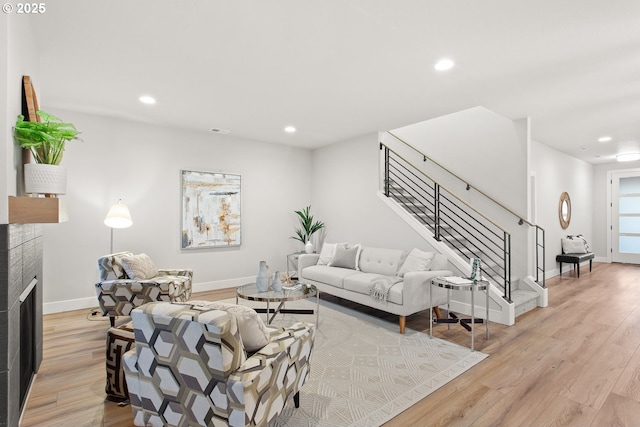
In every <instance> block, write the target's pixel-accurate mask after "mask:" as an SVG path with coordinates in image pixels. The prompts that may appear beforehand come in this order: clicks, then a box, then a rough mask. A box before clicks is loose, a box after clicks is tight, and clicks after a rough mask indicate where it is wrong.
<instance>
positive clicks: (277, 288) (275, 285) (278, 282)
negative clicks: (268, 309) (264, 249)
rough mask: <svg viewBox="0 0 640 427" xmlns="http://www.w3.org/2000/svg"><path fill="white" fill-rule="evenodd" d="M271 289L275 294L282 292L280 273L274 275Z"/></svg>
mask: <svg viewBox="0 0 640 427" xmlns="http://www.w3.org/2000/svg"><path fill="white" fill-rule="evenodd" d="M271 287H272V288H273V290H274V291H275V292H280V291H281V290H282V280H280V272H279V271H276V272H275V273H274V275H273V282H272V283H271Z"/></svg>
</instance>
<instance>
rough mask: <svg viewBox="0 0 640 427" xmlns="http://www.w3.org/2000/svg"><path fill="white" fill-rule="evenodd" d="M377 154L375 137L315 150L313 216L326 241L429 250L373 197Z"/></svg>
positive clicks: (376, 173)
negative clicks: (323, 230) (321, 222)
mask: <svg viewBox="0 0 640 427" xmlns="http://www.w3.org/2000/svg"><path fill="white" fill-rule="evenodd" d="M379 153H380V150H379V148H378V135H377V134H369V135H365V136H362V137H359V138H354V139H352V140H349V141H344V142H340V143H336V144H332V145H329V146H326V147H323V148H319V149H316V150H314V151H313V173H312V179H311V182H312V194H313V206H312V212H313V213H314V214H316V216H317V218H318V219H321V220H322V221H324V222H325V224H326V237H325V241H327V242H349V243H351V244H355V243H362V244H363V245H365V246H375V247H385V248H395V249H411V248H414V247H417V248H420V249H422V250H433V248H432V247H431V246H430V245H428V244H427V243H426V241H425V240H424V239H422V238H420V237H419V236H418V235H416V233H415V232H414V231H413V230H412V229H411V228H410V227H409V226H408V225H407V224H406V223H405V222H404V221H402V220H401V219H400V218H399V217H398V216H397V215H396V214H395V213H394V212H393V211H392V210H391V209H389V208H388V207H387V206H385V205H384V203H382V201H380V199H379V198H378V197H377V195H376V193H377V191H378V158H379V157H378V156H379V155H380V154H379Z"/></svg>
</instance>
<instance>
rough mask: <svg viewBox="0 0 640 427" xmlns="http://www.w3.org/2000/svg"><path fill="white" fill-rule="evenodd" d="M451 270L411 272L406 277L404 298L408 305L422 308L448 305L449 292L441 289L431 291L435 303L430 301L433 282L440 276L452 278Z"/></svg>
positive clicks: (436, 288)
mask: <svg viewBox="0 0 640 427" xmlns="http://www.w3.org/2000/svg"><path fill="white" fill-rule="evenodd" d="M452 275H453V273H452V272H451V271H450V270H434V271H410V272H408V273H406V274H405V275H404V289H403V295H404V296H403V298H404V301H405V304H406V303H411V305H417V306H420V307H435V306H438V305H442V304H446V303H447V291H446V290H445V289H442V288H439V287H433V289H432V290H431V292H432V297H433V301H429V288H430V287H431V280H432V279H435V278H436V277H440V276H452Z"/></svg>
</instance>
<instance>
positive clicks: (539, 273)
mask: <svg viewBox="0 0 640 427" xmlns="http://www.w3.org/2000/svg"><path fill="white" fill-rule="evenodd" d="M387 133H388V134H389V135H391V136H392V137H393V138H395V139H396V140H397V141H399V142H400V143H402V144H403V145H404V146H406V147H408V148H409V149H410V150H412V151H413V152H415V153H417V154H419V155H420V156H421V157H422V160H423V162H427V161H428V162H429V163H431V164H433V165H435V166H437V167H438V168H439V169H441V170H442V171H444V172H445V173H446V174H447V175H449V176H452V177H454V178H455V179H457V180H459V181H460V182H462V183H463V184H465V186H466V189H467V190H472V189H473V190H474V191H475V192H477V193H478V194H480V195H481V196H482V197H483V198H484V199H485V200H487V201H489V202H490V203H491V204H492V205H494V206H496V207H498V208H499V209H500V210H501V211H503V212H506V213H508V214H510V215H512V216H513V217H515V218H517V220H518V224H519V225H524V224H526V225H527V226H529V227H531V228H532V229H533V230H534V234H535V247H534V249H533V251H534V252H533V253H534V254H535V275H536V282H537V283H538V284H539V285H540V286H542V287H543V288H544V287H546V284H545V231H544V229H543V228H542V227H540V226H539V225H537V224H534V223H532V222H530V221H528V220H527V219H526V218H525V217H524V216H522V215H520V214H518V213H517V212H515V211H513V210H512V209H510V208H509V207H507V206H505V205H503V204H502V203H500V202H499V201H497V200H495V199H494V198H493V197H491V196H489V195H488V194H487V193H485V192H484V191H482V190H481V189H479V188H477V187H475V186H473V185H471V184H470V183H469V182H467V181H466V180H465V179H463V178H462V177H460V176H459V175H457V174H456V173H454V172H452V171H451V170H449V169H447V168H446V167H444V166H443V165H441V164H440V163H438V162H437V161H435V160H433V159H432V158H430V157H428V156H427V155H426V154H424V153H423V152H421V151H420V150H418V149H417V148H416V147H414V146H413V145H411V144H409V143H408V142H407V141H405V140H403V139H402V138H400V137H399V136H397V135H395V134H394V133H392V132H387ZM383 146H384V147H386V145H384V144H382V143H381V148H382V147H383ZM407 163H408V164H410V165H411V166H412V167H413V168H415V170H416V171H420V169H419V168H418V167H416V166H415V165H413V164H411V163H410V162H407ZM420 174H424V173H423V172H421V171H420ZM424 175H425V177H427V175H426V174H424ZM427 179H431V178H428V177H427ZM509 250H510V243H509Z"/></svg>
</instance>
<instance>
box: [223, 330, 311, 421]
mask: <svg viewBox="0 0 640 427" xmlns="http://www.w3.org/2000/svg"><path fill="white" fill-rule="evenodd" d="M315 331H316V327H315V325H313V324H310V323H303V322H299V323H295V324H294V325H292V326H290V327H288V328H286V329H285V330H284V331H283V332H282V333H281V334H279V335H277V336H275V337H272V339H271V342H270V343H269V344H267V345H266V346H265V347H263V348H262V349H260V350H258V351H257V352H256V353H255V354H254V355H252V356H251V357H249V358H248V359H247V360H246V361H245V362H244V363H243V364H242V366H240V368H238V370H237V371H236V372H234V373H232V374H231V375H230V376H229V378H228V379H227V397H228V399H229V425H230V426H245V425H267V423H268V422H269V421H271V419H272V418H273V417H275V416H276V415H278V414H279V413H281V412H282V409H283V408H284V405H285V403H286V401H287V398H288V397H289V396H291V395H294V394H296V393H298V391H299V390H300V388H301V387H302V385H303V384H304V382H305V381H306V379H307V376H308V375H309V358H310V357H311V351H312V349H313V340H314V337H315ZM257 408H260V410H259V411H257V410H256V409H257ZM256 417H259V419H256Z"/></svg>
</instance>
